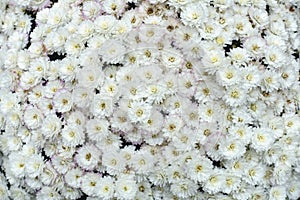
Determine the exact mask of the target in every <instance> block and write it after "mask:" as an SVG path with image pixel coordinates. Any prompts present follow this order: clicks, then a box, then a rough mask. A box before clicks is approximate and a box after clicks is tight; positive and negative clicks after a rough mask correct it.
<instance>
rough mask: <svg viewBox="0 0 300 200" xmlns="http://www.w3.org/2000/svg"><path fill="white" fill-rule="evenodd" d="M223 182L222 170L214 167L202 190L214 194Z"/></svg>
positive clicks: (220, 188)
mask: <svg viewBox="0 0 300 200" xmlns="http://www.w3.org/2000/svg"><path fill="white" fill-rule="evenodd" d="M224 182H225V177H224V176H223V173H222V171H220V170H217V169H214V170H211V173H210V175H209V177H208V179H207V181H206V182H205V184H204V187H203V190H204V191H206V192H208V193H209V194H215V193H217V192H219V191H221V190H222V187H223V184H224Z"/></svg>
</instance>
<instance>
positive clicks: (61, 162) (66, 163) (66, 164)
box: [51, 155, 74, 174]
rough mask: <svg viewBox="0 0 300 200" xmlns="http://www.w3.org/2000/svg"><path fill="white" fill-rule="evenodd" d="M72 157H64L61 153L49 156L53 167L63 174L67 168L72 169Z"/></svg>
mask: <svg viewBox="0 0 300 200" xmlns="http://www.w3.org/2000/svg"><path fill="white" fill-rule="evenodd" d="M72 161H73V159H71V158H65V157H62V156H61V155H55V156H53V157H52V158H51V163H52V165H53V168H54V169H55V170H56V171H57V172H58V173H59V174H65V173H67V171H68V170H70V169H72V168H73V167H74V163H73V162H72Z"/></svg>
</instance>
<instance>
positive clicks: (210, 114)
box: [198, 102, 219, 122]
mask: <svg viewBox="0 0 300 200" xmlns="http://www.w3.org/2000/svg"><path fill="white" fill-rule="evenodd" d="M218 107H219V105H218V104H213V103H212V102H207V103H203V104H200V105H199V106H198V113H199V116H200V120H201V121H204V122H214V121H216V117H217V115H219V113H218V110H219V108H218Z"/></svg>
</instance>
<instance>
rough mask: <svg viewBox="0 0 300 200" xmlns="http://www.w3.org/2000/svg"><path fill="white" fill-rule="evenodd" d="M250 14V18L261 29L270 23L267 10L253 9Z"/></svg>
mask: <svg viewBox="0 0 300 200" xmlns="http://www.w3.org/2000/svg"><path fill="white" fill-rule="evenodd" d="M248 12H249V15H250V17H251V18H252V19H253V20H254V22H255V23H256V24H257V25H258V26H259V27H260V28H262V27H264V26H266V25H267V24H268V23H269V15H268V12H267V11H266V10H264V9H259V8H253V7H252V8H250V9H249V11H248Z"/></svg>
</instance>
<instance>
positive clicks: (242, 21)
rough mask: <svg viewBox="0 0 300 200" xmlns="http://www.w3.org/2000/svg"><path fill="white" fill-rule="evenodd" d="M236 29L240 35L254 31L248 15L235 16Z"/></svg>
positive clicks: (234, 25) (234, 24)
mask: <svg viewBox="0 0 300 200" xmlns="http://www.w3.org/2000/svg"><path fill="white" fill-rule="evenodd" d="M233 19H234V22H233V27H234V31H235V32H236V33H237V34H240V35H250V34H251V32H252V25H251V23H250V22H249V20H248V17H246V16H242V15H239V14H238V15H234V17H233Z"/></svg>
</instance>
